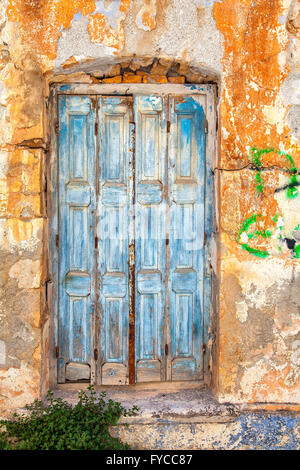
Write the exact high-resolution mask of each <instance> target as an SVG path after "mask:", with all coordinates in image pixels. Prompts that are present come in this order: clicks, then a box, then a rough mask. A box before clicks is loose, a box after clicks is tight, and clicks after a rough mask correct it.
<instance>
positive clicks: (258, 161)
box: [249, 147, 298, 199]
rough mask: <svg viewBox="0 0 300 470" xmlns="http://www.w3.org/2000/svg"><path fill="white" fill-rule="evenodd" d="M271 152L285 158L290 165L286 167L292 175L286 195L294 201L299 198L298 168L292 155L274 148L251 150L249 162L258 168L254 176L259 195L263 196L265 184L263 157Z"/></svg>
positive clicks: (253, 148) (254, 148)
mask: <svg viewBox="0 0 300 470" xmlns="http://www.w3.org/2000/svg"><path fill="white" fill-rule="evenodd" d="M271 152H274V153H277V155H280V156H282V157H285V159H286V160H287V162H288V164H289V167H286V168H287V170H288V172H289V173H290V177H289V184H288V187H287V192H286V195H287V197H288V198H289V199H294V198H295V197H297V196H298V189H297V186H298V181H297V174H298V170H297V167H296V165H295V162H294V160H293V157H292V156H291V155H289V154H288V153H285V152H282V151H281V150H275V149H274V148H266V149H258V148H256V147H252V148H251V149H250V156H249V160H250V162H251V163H252V164H253V165H254V166H255V168H256V172H255V176H254V179H255V185H256V192H257V193H258V194H263V190H264V182H263V177H262V172H261V171H262V156H263V155H266V154H268V153H271Z"/></svg>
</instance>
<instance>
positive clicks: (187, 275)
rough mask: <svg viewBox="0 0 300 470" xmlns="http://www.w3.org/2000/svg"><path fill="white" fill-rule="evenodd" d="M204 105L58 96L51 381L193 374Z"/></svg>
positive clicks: (199, 99)
mask: <svg viewBox="0 0 300 470" xmlns="http://www.w3.org/2000/svg"><path fill="white" fill-rule="evenodd" d="M205 99H206V98H205V96H204V95H201V96H200V95H199V96H193V97H191V96H180V97H176V96H172V95H169V96H167V95H166V96H159V95H150V96H144V95H139V96H135V97H134V98H132V97H124V96H98V97H97V98H96V97H91V98H89V97H80V96H60V97H59V123H60V125H59V129H60V130H59V162H58V164H59V178H58V180H59V351H60V357H59V359H58V376H59V382H64V381H65V380H66V379H67V380H82V379H85V380H88V379H89V378H90V377H91V367H94V365H95V360H96V363H97V366H96V367H97V370H96V375H97V382H98V383H101V384H103V385H120V384H127V383H129V380H130V383H133V382H134V381H136V382H149V381H164V380H168V381H171V380H172V381H176V380H178V381H182V380H200V379H201V378H202V377H203V364H202V363H203V360H202V359H203V358H202V354H203V279H204V220H205V210H204V207H205V206H204V199H205V113H204V110H205V106H206V102H205ZM95 103H97V105H96V106H95ZM133 121H134V122H133ZM134 123H135V124H134ZM134 125H135V128H134ZM97 129H98V132H97ZM96 134H97V137H96ZM134 142H135V145H134ZM134 147H135V148H134ZM96 154H97V157H96ZM94 310H95V318H96V325H95V323H94V315H93V312H94ZM92 348H93V349H94V348H95V350H93V351H91V350H92ZM98 351H99V357H98V358H97V356H98ZM92 352H93V354H92ZM93 371H94V369H93V370H92V372H93Z"/></svg>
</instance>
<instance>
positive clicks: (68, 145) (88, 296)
mask: <svg viewBox="0 0 300 470" xmlns="http://www.w3.org/2000/svg"><path fill="white" fill-rule="evenodd" d="M58 104H59V161H58V175H59V177H58V181H59V197H58V203H59V213H58V227H59V237H57V244H58V245H59V246H58V250H59V345H58V346H59V359H58V380H59V382H64V381H65V380H66V377H65V370H66V367H65V365H66V363H68V362H78V363H87V364H90V363H91V338H90V333H91V325H90V319H91V312H92V308H93V300H94V294H95V288H94V281H95V279H94V264H95V259H94V256H93V249H92V247H93V240H94V229H95V227H94V215H95V142H94V120H95V115H94V111H93V108H92V106H91V99H90V98H89V97H78V96H69V97H66V96H64V97H60V98H59V103H58Z"/></svg>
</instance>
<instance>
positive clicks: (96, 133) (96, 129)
mask: <svg viewBox="0 0 300 470" xmlns="http://www.w3.org/2000/svg"><path fill="white" fill-rule="evenodd" d="M95 135H98V122H95Z"/></svg>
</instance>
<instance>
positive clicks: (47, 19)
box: [0, 0, 300, 447]
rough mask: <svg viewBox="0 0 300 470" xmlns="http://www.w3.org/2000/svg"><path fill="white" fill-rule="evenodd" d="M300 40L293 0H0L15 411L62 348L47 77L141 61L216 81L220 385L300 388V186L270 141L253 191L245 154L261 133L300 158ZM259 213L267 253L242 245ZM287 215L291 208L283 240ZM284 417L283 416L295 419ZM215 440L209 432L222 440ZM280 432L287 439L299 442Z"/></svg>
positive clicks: (9, 374)
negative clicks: (259, 186) (299, 189)
mask: <svg viewBox="0 0 300 470" xmlns="http://www.w3.org/2000/svg"><path fill="white" fill-rule="evenodd" d="M299 41H300V40H299V2H298V1H295V0H257V1H255V2H253V1H251V0H244V1H243V2H241V1H240V0H216V1H213V0H184V1H183V0H156V1H154V0H151V1H142V0H137V1H135V2H132V1H130V0H116V1H114V2H110V1H104V0H103V1H99V2H95V1H94V0H88V1H86V0H85V1H82V0H77V1H76V2H73V1H72V2H71V1H69V0H56V1H54V0H46V1H45V2H43V6H42V7H41V6H40V2H38V1H37V0H34V1H28V0H4V1H2V2H1V4H0V241H1V244H0V248H1V251H0V261H1V274H0V408H1V409H2V410H4V411H3V412H6V411H7V410H11V409H13V408H18V407H22V406H23V405H24V404H25V403H26V402H28V401H32V400H33V399H34V398H35V397H37V396H38V395H39V394H40V393H41V391H42V393H44V392H45V390H46V389H47V387H48V384H49V376H50V372H49V367H48V362H47V357H48V355H53V354H54V352H53V351H52V349H50V350H49V351H48V349H49V344H51V342H50V340H49V336H48V331H50V329H49V316H48V313H47V309H46V307H45V302H44V292H45V289H44V283H45V280H46V278H47V272H46V269H45V266H46V253H45V250H44V246H45V241H46V239H45V233H46V230H45V227H46V215H47V214H46V209H45V204H44V197H43V194H44V176H45V175H44V166H45V163H44V162H45V154H46V151H47V148H48V145H49V139H48V133H47V119H48V116H47V107H46V106H45V103H46V100H47V96H48V93H49V85H50V84H51V83H54V82H59V81H73V82H74V81H76V82H85V83H94V82H99V81H101V80H105V78H112V79H114V77H116V76H121V77H124V76H125V73H127V76H126V77H127V78H126V79H128V74H130V73H135V75H134V77H137V76H142V75H139V74H138V72H139V71H141V70H142V71H143V72H144V73H145V75H144V77H149V76H152V77H153V76H163V77H164V79H163V80H164V81H165V80H166V77H167V78H168V77H178V76H180V77H184V79H185V81H187V82H190V83H193V82H199V81H204V82H205V81H206V82H210V81H213V82H214V83H216V84H217V85H218V93H219V102H218V114H219V116H218V122H219V127H218V129H219V133H218V158H217V161H218V165H217V167H218V168H216V169H215V176H216V179H217V178H218V180H219V183H220V184H219V203H218V208H219V213H218V217H219V220H218V226H219V229H220V232H219V234H218V237H219V238H218V247H217V248H218V259H217V260H214V266H215V267H216V270H217V276H216V279H217V282H218V286H219V305H218V308H217V309H216V312H215V318H214V319H213V325H214V330H213V332H212V333H213V339H214V341H213V342H214V344H215V349H214V351H213V361H212V363H211V365H212V370H213V383H214V392H215V394H216V396H217V397H218V399H219V400H220V401H222V402H232V403H241V404H245V403H257V402H259V403H265V404H266V405H265V407H267V406H271V407H272V406H275V405H276V403H286V404H290V405H287V406H292V405H291V404H296V403H299V400H300V374H299V369H300V368H299V347H300V337H299V333H300V324H299V309H300V298H299V282H300V281H299V276H300V267H299V258H296V257H295V253H294V252H293V251H292V250H291V249H290V248H289V247H288V246H287V243H286V242H285V241H284V240H283V239H284V238H288V239H293V240H298V241H299V232H298V230H296V229H295V228H296V226H297V224H299V223H300V218H299V213H300V205H299V204H300V197H299V196H298V197H295V198H293V199H291V198H288V197H287V192H286V189H285V186H286V185H287V184H288V182H289V179H288V178H289V173H288V171H287V169H290V166H289V164H288V162H287V160H286V158H285V157H284V156H282V155H279V154H278V153H276V152H270V153H267V154H265V155H263V157H262V163H263V167H264V168H263V171H262V176H263V180H264V192H263V195H261V196H260V195H258V194H257V192H256V187H255V180H254V173H255V171H254V170H253V168H252V169H251V168H250V167H249V166H247V165H248V163H249V150H250V148H251V147H259V148H263V149H265V148H269V147H273V148H274V149H275V150H280V151H282V152H286V153H288V154H289V155H291V156H292V158H293V161H294V163H295V166H296V167H297V168H299V166H300V152H299V106H300V103H299V89H300V82H299V65H300V46H299ZM134 80H139V79H137V78H135V79H134ZM145 80H146V79H145ZM147 80H148V78H147ZM149 81H150V80H149ZM246 166H247V168H244V167H246ZM278 188H279V189H280V188H281V190H279V191H278ZM253 214H260V215H261V216H262V218H261V220H260V222H261V223H260V224H259V223H258V224H257V226H256V229H257V231H258V232H260V233H262V231H263V230H267V229H268V230H270V231H271V232H272V236H271V237H267V238H266V237H263V236H261V235H259V236H257V237H256V238H252V239H251V240H250V241H249V238H245V237H246V236H247V234H246V232H245V233H244V234H243V235H242V236H243V239H246V240H248V242H249V244H250V245H251V247H252V248H253V249H257V250H267V251H268V253H269V256H268V257H266V258H259V257H257V256H255V255H253V254H252V253H251V252H248V251H246V250H243V248H242V246H241V242H239V241H238V236H239V232H240V229H241V226H242V224H243V222H244V221H245V220H246V219H247V217H250V216H252V215H253ZM276 216H277V217H280V220H282V221H283V223H282V225H283V229H282V240H281V242H280V243H279V242H278V233H279V232H278V230H281V229H280V227H279V226H278V224H277V226H276V223H275V222H274V220H273V218H274V217H276ZM251 227H252V228H253V227H254V226H251ZM297 237H298V238H297ZM279 244H280V247H281V252H279V250H278V245H279ZM270 403H273V405H272V404H270ZM243 419H244V418H243ZM247 419H248V418H245V421H244V422H248V421H247ZM249 419H250V418H249ZM251 419H252V418H251ZM264 419H265V421H264V422H265V423H268V422H269V421H268V419H269V418H264ZM276 419H277V418H276ZM278 419H279V418H278ZM250 421H251V420H250ZM275 421H276V420H275ZM275 421H274V423H275ZM279 421H280V420H279ZM279 421H276V422H277V423H278V422H279ZM251 422H253V421H251ZM290 422H291V423H292V421H290ZM285 423H286V422H285ZM266 425H267V424H266ZM275 425H276V423H275ZM294 425H295V422H294ZM226 426H229V427H230V426H231V428H230V429H231V431H228V430H229V428H228V427H227V428H226V429H227V431H228V433H229V434H230V433H231V434H232V435H233V434H234V433H236V434H235V435H238V431H235V430H234V429H236V428H238V429H240V426H241V421H239V422H238V423H235V424H228V425H227V424H226ZM280 426H281V425H280ZM285 426H287V425H286V424H282V430H284V429H285V430H286V434H288V428H287V427H285ZM235 427H236V428H235ZM222 429H223V428H222ZM223 431H224V429H223ZM227 431H226V432H227ZM124 432H125V431H124ZM170 432H171V431H170ZM189 432H190V431H189ZM197 432H198V431H197ZM220 432H221V431H220ZM224 432H225V431H224ZM282 432H284V431H282ZM199 433H200V434H201V433H203V429H202V428H201V429H200V428H199ZM200 434H199V436H200ZM199 439H200V437H199ZM213 439H215V437H214V438H213ZM286 439H289V437H286ZM212 442H213V440H211V441H210V444H209V445H216V446H217V444H212ZM274 442H275V441H274ZM276 442H277V444H278V442H279V441H276ZM280 442H281V444H282V446H283V447H284V445H286V446H289V445H290V444H289V442H290V441H286V443H284V441H280ZM277 444H275V443H274V445H277ZM166 445H167V444H166ZM222 445H223V444H222ZM226 445H228V446H230V445H231V444H230V442H229V441H228V443H227V444H226ZM234 445H236V444H234V443H233V444H232V446H234ZM253 445H254V444H253ZM257 445H259V444H257ZM272 445H273V444H272ZM278 445H279V444H278Z"/></svg>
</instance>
